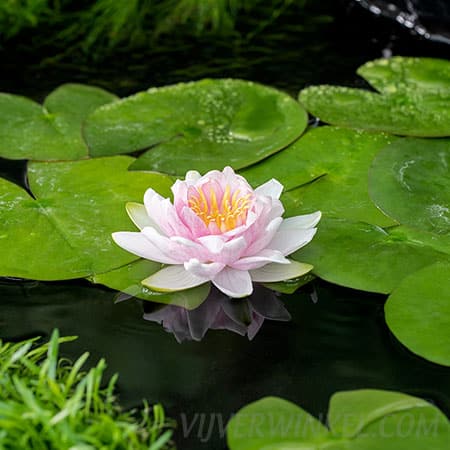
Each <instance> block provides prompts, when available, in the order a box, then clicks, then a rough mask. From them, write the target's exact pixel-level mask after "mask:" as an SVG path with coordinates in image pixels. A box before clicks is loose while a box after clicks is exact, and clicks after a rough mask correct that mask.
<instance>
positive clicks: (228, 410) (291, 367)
mask: <svg viewBox="0 0 450 450" xmlns="http://www.w3.org/2000/svg"><path fill="white" fill-rule="evenodd" d="M316 291H317V300H318V301H317V303H313V302H312V301H311V298H310V295H309V293H308V292H307V291H306V290H304V289H300V290H299V291H297V293H295V294H293V295H290V296H288V295H283V296H281V297H280V301H282V302H283V303H284V304H285V305H286V307H287V309H289V312H290V314H291V316H292V320H291V321H289V322H283V323H282V322H277V321H272V320H271V321H265V323H264V326H263V327H261V329H260V330H259V332H258V334H257V335H256V336H255V337H254V339H253V340H251V341H250V340H248V339H246V338H245V339H244V338H242V337H241V336H239V335H238V334H236V333H230V332H229V331H220V330H217V331H214V332H209V333H206V335H205V337H204V338H203V340H202V341H201V342H193V341H186V342H184V343H183V344H182V345H179V344H178V343H177V341H176V340H175V339H174V337H173V336H172V335H171V334H169V333H166V332H165V331H164V329H163V328H162V327H161V325H159V324H156V323H152V322H149V321H145V320H143V319H142V314H143V308H142V302H139V301H134V300H130V301H126V302H121V303H119V304H114V301H113V296H114V292H112V291H110V290H107V289H100V288H97V287H92V286H90V285H89V284H88V283H86V284H84V283H83V282H81V283H80V282H74V283H30V284H23V285H18V284H11V283H7V284H3V285H0V337H1V338H3V339H11V338H13V339H20V338H23V337H29V336H35V335H42V336H45V337H48V336H49V334H50V332H51V330H52V329H53V328H54V327H58V328H59V329H60V331H61V334H63V335H79V336H80V338H79V339H78V340H77V341H75V342H74V343H70V344H65V345H64V346H63V347H62V352H63V354H64V355H65V356H68V357H70V358H71V359H75V358H76V357H78V356H79V355H80V354H81V353H82V352H84V351H89V352H90V353H91V358H90V361H91V363H92V364H94V363H95V362H96V361H97V360H98V359H99V358H100V357H105V358H106V360H107V362H108V365H109V373H108V375H111V374H112V373H115V372H119V373H120V378H119V390H120V400H121V401H122V402H123V404H124V405H125V406H126V407H132V406H137V405H140V404H141V401H142V399H143V398H147V399H148V400H149V401H150V402H161V403H163V404H164V406H165V407H166V409H167V414H168V415H169V416H170V417H173V418H174V419H176V420H177V421H178V424H179V427H178V431H177V434H176V438H177V440H178V443H179V448H182V449H183V450H190V449H192V450H200V449H202V448H205V449H208V450H209V449H221V448H225V444H224V441H223V439H222V438H221V433H220V429H219V428H218V427H219V424H218V423H217V421H216V422H215V428H214V429H213V430H212V432H211V436H210V437H209V438H208V440H207V442H204V443H203V442H202V440H206V437H205V433H207V432H208V430H207V429H206V430H205V429H204V430H202V429H201V428H199V427H200V422H199V421H200V419H199V417H203V416H199V414H209V416H208V417H211V416H210V415H211V414H216V416H215V417H216V419H218V418H219V417H221V418H222V419H223V421H225V422H226V420H227V419H228V417H229V416H230V414H232V413H233V412H236V411H237V410H238V409H239V408H240V407H242V406H243V405H244V404H247V403H249V402H251V401H254V400H256V399H258V398H261V397H263V396H266V395H277V396H281V397H284V398H286V399H289V400H292V401H294V402H295V403H298V404H301V405H302V406H304V407H305V409H306V410H307V411H309V412H310V413H312V414H314V415H315V416H316V417H322V418H324V417H325V414H326V411H327V410H328V401H329V398H330V396H331V395H332V394H333V393H335V392H336V391H340V390H347V389H359V388H377V389H389V390H398V391H401V392H405V393H409V394H412V395H416V396H419V397H423V398H426V399H429V400H431V401H433V402H435V403H436V404H437V406H438V407H440V408H441V409H442V410H443V411H444V412H446V413H447V414H450V369H449V368H445V367H440V366H437V365H434V364H431V363H428V362H427V361H424V360H422V359H420V358H418V357H416V356H414V355H413V354H411V353H409V352H408V351H407V350H405V349H404V348H403V347H402V346H401V344H400V343H398V341H396V340H395V338H394V337H392V335H391V334H390V333H389V331H388V329H387V327H386V325H385V323H384V318H383V303H384V300H385V297H384V296H380V295H370V294H367V293H362V292H359V291H353V290H350V289H343V288H338V287H336V286H332V285H329V284H327V283H324V282H317V283H316ZM218 415H220V416H218ZM192 423H194V425H193V427H192V428H189V425H192ZM208 423H209V422H208ZM205 427H206V425H205ZM188 428H189V429H188ZM183 435H184V437H183Z"/></svg>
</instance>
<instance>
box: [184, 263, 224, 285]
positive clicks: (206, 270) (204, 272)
mask: <svg viewBox="0 0 450 450" xmlns="http://www.w3.org/2000/svg"><path fill="white" fill-rule="evenodd" d="M224 267H225V264H222V263H218V262H211V263H201V262H200V261H199V260H198V259H196V258H191V259H190V260H189V261H187V262H185V263H184V268H185V269H186V270H187V271H188V272H190V273H192V274H193V275H195V276H197V277H200V278H207V279H208V280H210V279H211V278H213V277H214V276H216V275H217V274H218V273H219V272H220V271H221V270H222V269H223V268H224Z"/></svg>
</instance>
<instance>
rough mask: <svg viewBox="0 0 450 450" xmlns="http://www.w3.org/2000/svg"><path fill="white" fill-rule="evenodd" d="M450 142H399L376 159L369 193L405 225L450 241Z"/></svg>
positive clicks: (379, 204)
mask: <svg viewBox="0 0 450 450" xmlns="http://www.w3.org/2000/svg"><path fill="white" fill-rule="evenodd" d="M449 166H450V139H404V140H397V141H395V142H394V143H392V144H391V145H389V146H388V147H387V148H385V149H384V150H382V151H381V152H380V154H379V155H378V156H377V157H376V159H375V161H374V163H373V165H372V168H371V171H370V176H369V193H370V196H371V197H372V199H373V201H374V202H375V203H376V204H377V205H378V207H379V208H380V209H381V210H383V211H384V212H385V213H386V214H387V215H389V216H390V217H392V218H394V219H395V220H397V221H399V222H400V223H402V224H405V225H409V226H412V227H415V228H419V229H421V230H424V231H428V232H431V233H436V234H439V235H443V236H445V235H447V236H448V237H449V238H450V170H449Z"/></svg>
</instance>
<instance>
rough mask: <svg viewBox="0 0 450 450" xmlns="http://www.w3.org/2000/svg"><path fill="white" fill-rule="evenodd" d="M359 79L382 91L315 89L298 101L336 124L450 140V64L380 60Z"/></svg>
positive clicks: (364, 68) (365, 68)
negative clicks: (448, 137)
mask: <svg viewBox="0 0 450 450" xmlns="http://www.w3.org/2000/svg"><path fill="white" fill-rule="evenodd" d="M358 74H359V75H361V76H362V77H363V78H364V79H366V80H367V81H368V82H369V83H370V84H371V85H372V86H373V87H374V88H375V89H377V90H378V91H379V92H371V91H367V90H362V89H353V88H347V87H338V86H327V85H323V86H312V87H308V88H306V89H304V90H303V91H301V92H300V95H299V99H300V102H301V103H302V104H303V105H304V106H305V107H306V109H307V110H308V111H309V112H311V113H312V114H314V115H315V116H317V117H319V118H320V119H321V120H322V121H324V122H326V123H330V124H333V125H339V126H343V127H350V128H361V129H365V130H374V131H385V132H389V133H393V134H400V135H406V136H423V137H432V136H436V137H441V136H450V109H449V107H448V105H449V103H450V61H445V60H440V59H432V58H404V57H395V58H391V59H380V60H376V61H371V62H368V63H366V64H364V65H363V66H362V67H360V68H359V69H358Z"/></svg>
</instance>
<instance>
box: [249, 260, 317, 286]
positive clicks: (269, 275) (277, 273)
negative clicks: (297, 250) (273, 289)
mask: <svg viewBox="0 0 450 450" xmlns="http://www.w3.org/2000/svg"><path fill="white" fill-rule="evenodd" d="M289 261H290V264H276V263H273V264H267V265H265V266H264V267H261V268H259V269H255V270H250V276H251V277H252V280H253V281H256V282H261V283H273V282H276V281H284V280H290V279H291V278H298V277H301V276H302V275H305V274H306V273H308V272H310V271H311V270H312V269H313V266H311V264H304V263H299V262H297V261H292V260H289Z"/></svg>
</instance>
